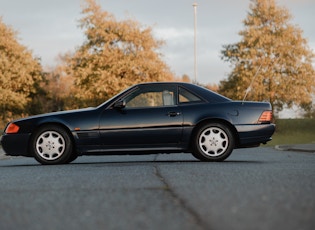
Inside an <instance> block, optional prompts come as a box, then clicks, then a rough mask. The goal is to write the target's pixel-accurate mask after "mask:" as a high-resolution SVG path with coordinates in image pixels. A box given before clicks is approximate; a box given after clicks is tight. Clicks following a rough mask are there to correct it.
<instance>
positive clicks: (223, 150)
mask: <svg viewBox="0 0 315 230" xmlns="http://www.w3.org/2000/svg"><path fill="white" fill-rule="evenodd" d="M192 144H193V156H194V157H196V158H197V159H199V160H201V161H224V160H225V159H226V158H228V157H229V156H230V155H231V153H232V151H233V149H234V146H235V139H234V136H233V133H232V132H231V130H230V129H229V128H228V127H227V126H226V125H223V124H221V123H209V124H206V125H203V126H201V127H200V128H199V129H198V130H197V132H196V134H195V135H194V137H193V143H192Z"/></svg>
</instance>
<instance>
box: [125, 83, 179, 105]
mask: <svg viewBox="0 0 315 230" xmlns="http://www.w3.org/2000/svg"><path fill="white" fill-rule="evenodd" d="M175 98H176V97H175V93H174V91H171V90H168V89H165V88H162V87H158V88H155V89H154V88H153V89H146V90H138V91H136V92H134V93H132V94H131V95H129V96H128V97H127V98H126V107H127V108H141V107H163V106H173V105H175Z"/></svg>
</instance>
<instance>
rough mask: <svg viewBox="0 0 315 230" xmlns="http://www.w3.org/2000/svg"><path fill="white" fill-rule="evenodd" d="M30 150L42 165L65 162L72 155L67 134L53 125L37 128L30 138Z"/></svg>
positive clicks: (71, 145)
mask: <svg viewBox="0 0 315 230" xmlns="http://www.w3.org/2000/svg"><path fill="white" fill-rule="evenodd" d="M30 150H31V152H32V154H33V156H34V158H35V159H36V160H37V161H38V162H39V163H41V164H44V165H54V164H66V163H69V162H70V161H71V159H72V157H73V154H72V150H73V144H72V141H71V138H70V136H69V134H68V133H67V131H66V130H65V129H63V128H62V127H60V126H55V125H47V126H43V127H41V128H39V130H37V131H36V133H35V135H34V136H33V138H32V140H31V146H30Z"/></svg>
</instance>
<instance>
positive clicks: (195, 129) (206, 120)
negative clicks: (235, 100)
mask: <svg viewBox="0 0 315 230" xmlns="http://www.w3.org/2000/svg"><path fill="white" fill-rule="evenodd" d="M209 123H220V124H222V125H225V126H227V127H228V128H229V129H230V130H231V132H232V134H233V137H234V138H235V147H237V146H239V140H240V138H239V135H238V132H237V130H236V128H235V127H234V126H233V125H232V124H231V123H230V122H229V121H227V120H224V119H221V118H208V119H204V120H202V121H200V122H198V123H197V124H196V126H195V127H194V129H193V130H192V135H191V137H190V148H192V145H193V139H194V136H195V135H196V133H197V131H198V130H199V129H200V127H202V126H204V125H206V124H209Z"/></svg>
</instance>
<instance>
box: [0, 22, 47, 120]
mask: <svg viewBox="0 0 315 230" xmlns="http://www.w3.org/2000/svg"><path fill="white" fill-rule="evenodd" d="M41 72H42V70H41V65H40V63H39V61H38V60H37V59H35V58H33V56H32V53H31V51H29V50H28V49H27V48H26V47H25V46H23V45H21V44H19V42H18V40H17V33H16V32H15V31H14V30H13V29H12V28H11V27H9V26H7V25H5V24H4V23H3V21H2V18H0V115H1V118H2V119H1V120H2V121H3V120H5V121H7V119H10V118H11V117H12V116H14V114H20V113H24V112H25V108H26V106H27V105H28V103H29V102H30V101H31V96H32V94H34V93H35V90H36V88H35V85H36V83H37V82H38V81H39V80H41Z"/></svg>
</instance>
